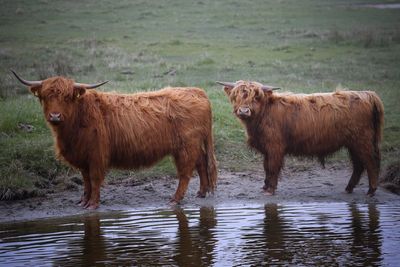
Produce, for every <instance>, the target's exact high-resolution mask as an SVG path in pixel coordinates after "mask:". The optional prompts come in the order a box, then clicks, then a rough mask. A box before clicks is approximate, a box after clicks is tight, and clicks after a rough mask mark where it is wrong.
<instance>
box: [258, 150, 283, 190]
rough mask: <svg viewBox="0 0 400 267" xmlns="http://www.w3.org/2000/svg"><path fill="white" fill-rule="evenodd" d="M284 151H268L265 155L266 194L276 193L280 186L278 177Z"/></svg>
mask: <svg viewBox="0 0 400 267" xmlns="http://www.w3.org/2000/svg"><path fill="white" fill-rule="evenodd" d="M283 157H284V155H283V153H279V152H275V153H274V152H273V151H268V155H265V157H264V170H265V180H264V186H263V189H264V192H265V194H266V195H274V194H275V190H276V188H277V186H278V177H279V173H280V172H281V169H282V166H283Z"/></svg>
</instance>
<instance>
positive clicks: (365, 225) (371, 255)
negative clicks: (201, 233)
mask: <svg viewBox="0 0 400 267" xmlns="http://www.w3.org/2000/svg"><path fill="white" fill-rule="evenodd" d="M286 215H289V216H286ZM315 215H316V218H314V216H315ZM344 215H347V213H345V214H344ZM349 215H350V218H349V219H348V217H347V216H345V217H344V218H342V219H343V222H345V223H344V224H341V225H335V219H337V217H336V214H334V213H329V212H328V213H325V212H324V211H323V210H322V212H319V211H318V209H317V211H316V212H315V213H310V214H307V213H304V214H285V210H284V208H280V207H279V205H277V204H267V205H265V217H264V220H263V221H261V222H260V224H258V225H255V226H254V228H252V229H253V230H261V231H262V232H261V233H260V234H254V231H252V233H249V234H245V235H244V236H243V239H244V240H246V244H245V245H244V248H243V256H242V259H241V260H240V262H242V263H244V264H249V265H260V264H262V265H270V264H283V265H286V264H294V265H303V264H305V265H310V264H311V263H312V265H318V266H319V265H333V266H335V265H339V266H343V265H357V264H361V265H368V266H379V265H380V264H381V260H382V251H381V247H382V243H381V234H380V231H379V229H380V225H379V212H378V210H377V208H376V206H375V205H372V204H371V205H369V206H368V212H367V213H366V212H363V211H361V210H360V209H359V208H358V206H357V204H349ZM303 216H304V217H303ZM311 218H312V219H313V221H312V222H310V221H308V220H310V219H311Z"/></svg>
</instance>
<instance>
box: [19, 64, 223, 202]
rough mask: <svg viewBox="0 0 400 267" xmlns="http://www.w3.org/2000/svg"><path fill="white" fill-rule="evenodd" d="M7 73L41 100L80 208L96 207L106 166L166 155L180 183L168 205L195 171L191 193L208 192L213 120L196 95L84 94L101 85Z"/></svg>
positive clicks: (212, 177)
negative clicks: (73, 178)
mask: <svg viewBox="0 0 400 267" xmlns="http://www.w3.org/2000/svg"><path fill="white" fill-rule="evenodd" d="M13 73H14V74H15V76H16V77H17V78H18V80H19V81H20V82H22V83H23V84H25V85H27V86H29V87H30V91H31V92H32V93H33V94H34V95H35V96H37V97H38V99H39V100H40V103H41V105H42V108H43V112H44V116H45V118H46V121H47V123H48V125H49V127H50V129H51V131H52V134H53V137H54V140H55V149H56V154H57V156H58V157H59V158H61V159H63V160H65V161H66V162H67V163H69V164H70V165H71V166H73V167H75V168H77V169H78V170H80V172H81V173H82V176H83V181H84V193H83V195H82V197H81V200H80V205H82V206H83V207H85V208H89V209H95V208H97V207H98V206H99V200H100V186H101V184H102V183H103V180H104V175H105V173H106V171H107V170H108V169H109V168H123V169H130V168H141V167H149V166H151V165H153V164H154V163H156V162H157V161H159V160H161V159H162V158H164V157H165V156H167V155H171V156H172V157H173V159H174V161H175V165H176V168H177V172H178V178H179V185H178V188H177V190H176V193H175V195H174V196H173V198H172V201H173V202H179V201H180V200H181V199H182V198H183V197H184V195H185V192H186V190H187V187H188V183H189V180H190V178H191V176H192V173H193V171H194V169H196V170H197V172H198V173H199V176H200V190H199V192H198V196H200V197H204V196H205V195H206V193H207V192H212V191H213V190H214V188H215V186H216V179H217V170H216V162H215V156H214V147H213V138H212V115H211V107H210V103H209V100H208V98H207V96H206V94H205V93H204V91H203V90H201V89H199V88H165V89H162V90H159V91H155V92H145V93H136V94H117V93H103V92H97V91H96V90H89V89H93V88H96V87H98V86H100V85H102V84H104V83H99V84H81V83H75V82H74V81H73V80H70V79H67V78H64V77H53V78H48V79H46V80H43V81H26V80H24V79H22V78H20V77H19V76H18V75H17V74H16V73H15V72H13Z"/></svg>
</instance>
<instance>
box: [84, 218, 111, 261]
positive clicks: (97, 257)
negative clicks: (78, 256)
mask: <svg viewBox="0 0 400 267" xmlns="http://www.w3.org/2000/svg"><path fill="white" fill-rule="evenodd" d="M84 228H85V235H84V237H83V244H82V245H83V253H82V266H93V265H95V264H96V263H99V262H107V253H106V243H105V240H104V239H105V238H104V235H103V232H102V230H101V228H100V217H99V215H98V214H94V215H91V216H87V217H85V219H84Z"/></svg>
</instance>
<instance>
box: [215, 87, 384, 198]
mask: <svg viewBox="0 0 400 267" xmlns="http://www.w3.org/2000/svg"><path fill="white" fill-rule="evenodd" d="M217 83H218V84H221V85H223V86H224V90H225V92H226V94H227V95H228V97H229V99H230V101H231V103H232V105H233V112H234V114H235V115H236V116H237V117H238V118H239V119H240V121H241V122H242V123H243V124H244V126H245V127H246V130H247V136H248V140H247V142H248V145H249V146H250V147H252V148H254V149H256V150H257V151H259V152H261V153H262V154H263V155H264V170H265V184H264V187H263V189H264V191H265V194H267V195H273V194H274V193H275V190H276V188H277V184H278V176H279V173H280V171H281V169H282V166H283V163H284V156H285V155H286V154H289V155H294V156H308V157H316V158H318V159H319V160H320V162H321V163H322V164H323V165H324V161H325V158H326V157H327V156H328V155H330V154H332V153H334V152H336V151H338V150H339V149H340V148H342V147H345V148H347V150H348V151H349V155H350V158H351V161H352V163H353V174H352V176H351V178H350V181H349V183H348V185H347V187H346V191H347V192H348V193H352V192H353V189H354V187H355V186H356V185H357V184H358V182H359V181H360V177H361V174H362V173H363V171H364V170H365V169H366V170H367V173H368V179H369V190H368V195H371V196H372V195H373V194H374V193H375V190H376V189H377V186H378V175H379V168H380V150H379V145H380V141H381V136H382V127H383V104H382V102H381V100H380V99H379V97H378V96H377V94H376V93H374V92H371V91H336V92H333V93H316V94H291V93H276V92H274V90H275V89H278V88H276V87H272V86H267V85H262V84H260V83H257V82H247V81H238V82H236V83H230V82H217Z"/></svg>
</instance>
